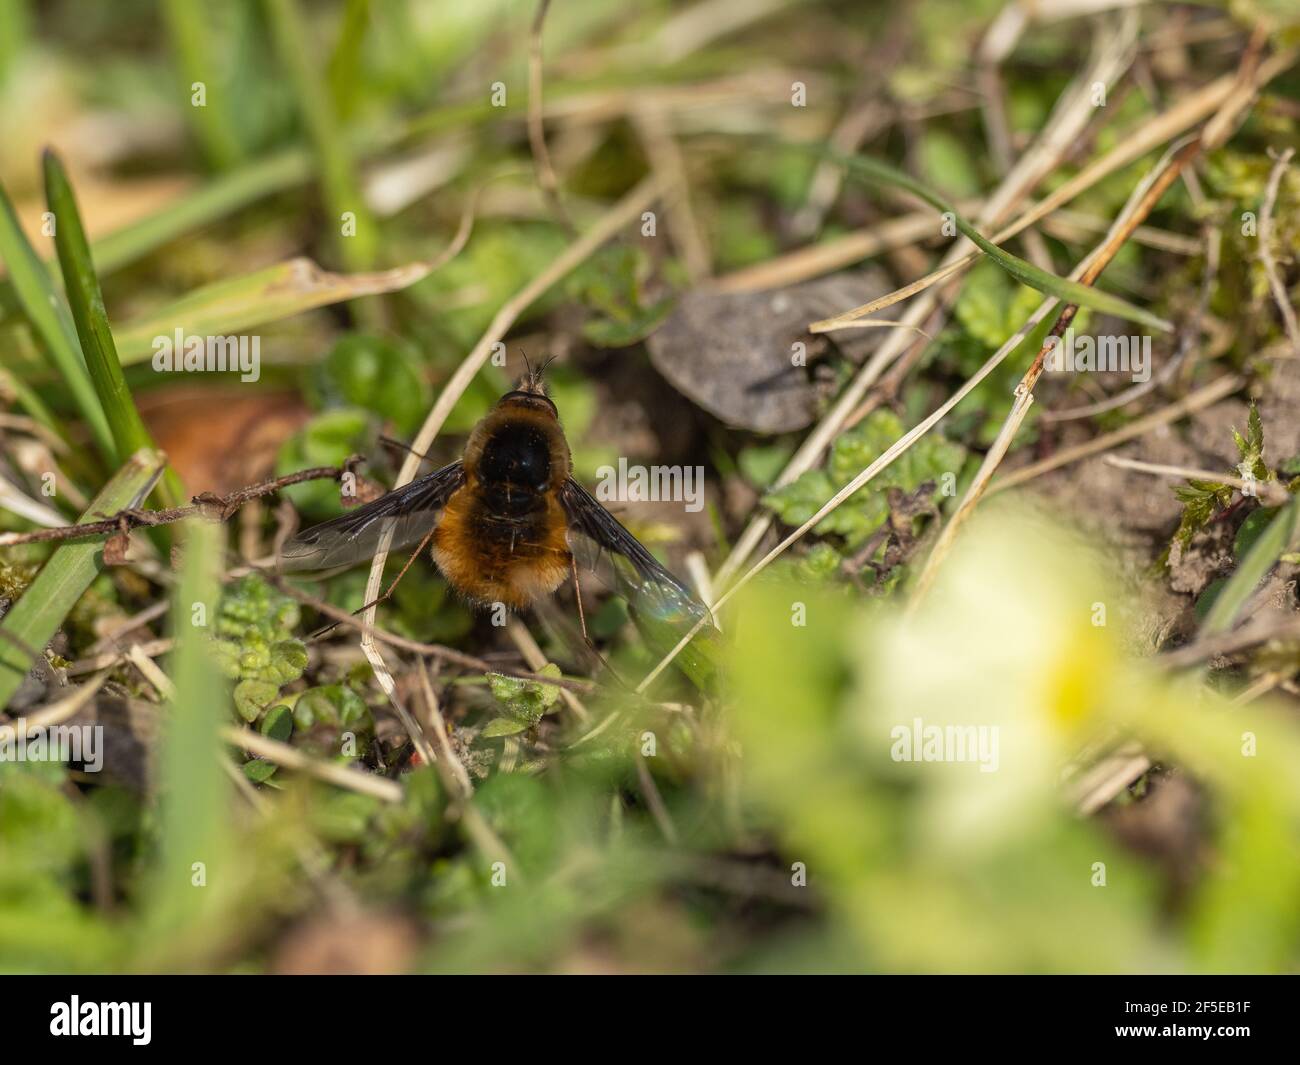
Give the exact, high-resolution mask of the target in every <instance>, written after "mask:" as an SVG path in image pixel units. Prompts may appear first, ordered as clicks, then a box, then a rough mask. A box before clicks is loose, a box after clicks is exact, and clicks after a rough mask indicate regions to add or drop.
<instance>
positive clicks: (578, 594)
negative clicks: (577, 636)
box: [569, 554, 631, 691]
mask: <svg viewBox="0 0 1300 1065" xmlns="http://www.w3.org/2000/svg"><path fill="white" fill-rule="evenodd" d="M569 571H570V572H571V573H572V574H573V598H574V600H575V601H576V602H577V604H578V627H579V628H580V629H581V630H582V640H583V642H584V643H585V644H586V645H587V650H589V651H590V652H591V653H592V654H593V655H595V656H596V658H597V660H598V661H599V662H600V664H601V665H602V666H604V667H605V669H606V670H608V672H609V675H610V676H611V677H613V678H614V680H616V681H617V682H618V683H619V684H620V685H621V686H622V687H624V688H628V690H629V691H631V688H629V687H628V685H627V683H626V682H625V681H624V680H623V678H622V677H620V676H619V675H618V670H616V669H615V668H614V667H613V666H611V665H610V664H609V660H608V659H606V658H605V656H604V655H603V654H601V653H600V651H599V649H597V647H596V645H595V643H594V642H592V639H591V636H590V635H589V634H588V632H587V614H586V611H584V610H583V608H582V582H581V581H580V580H579V579H578V560H577V558H576V557H575V556H574V555H572V554H570V555H569Z"/></svg>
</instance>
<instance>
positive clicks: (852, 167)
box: [795, 145, 1173, 333]
mask: <svg viewBox="0 0 1300 1065" xmlns="http://www.w3.org/2000/svg"><path fill="white" fill-rule="evenodd" d="M795 147H799V148H802V149H806V150H808V151H811V152H812V153H813V154H815V155H818V156H822V157H824V158H826V159H830V160H831V161H833V162H835V163H838V164H840V165H841V166H843V167H845V168H846V169H847V170H848V172H849V173H851V174H853V175H854V176H856V177H859V178H862V179H863V180H865V181H873V182H879V183H881V184H884V185H893V186H894V187H895V188H900V189H905V190H906V191H908V192H910V193H912V195H913V196H917V197H919V198H920V199H922V200H924V201H925V202H926V203H928V204H929V205H930V206H931V207H933V208H935V209H936V210H938V211H944V212H948V213H950V214H951V215H952V216H953V220H954V222H955V224H956V226H957V228H958V229H959V230H961V232H962V234H963V235H964V236H966V237H969V238H970V240H971V241H973V242H974V244H975V245H976V247H978V248H979V249H980V251H982V252H984V254H985V255H987V256H988V257H989V258H990V259H992V260H993V261H994V262H995V263H997V264H998V265H999V266H1000V267H1002V269H1004V270H1005V271H1006V272H1007V273H1009V274H1010V275H1011V276H1012V277H1014V278H1015V279H1016V280H1017V281H1020V282H1021V283H1023V284H1025V285H1028V286H1029V287H1030V288H1032V289H1037V290H1038V291H1039V292H1043V293H1046V294H1047V295H1049V296H1055V297H1056V298H1057V299H1059V300H1061V301H1063V302H1065V303H1077V304H1078V305H1079V306H1080V307H1090V308H1092V309H1093V310H1095V311H1101V312H1103V313H1105V314H1113V315H1114V316H1115V317H1116V318H1124V319H1126V320H1128V321H1131V322H1138V323H1139V324H1141V325H1145V326H1148V327H1149V328H1151V329H1156V330H1158V331H1160V332H1162V333H1167V332H1169V331H1170V330H1172V329H1173V324H1172V323H1171V322H1168V321H1166V320H1165V319H1163V318H1161V317H1159V316H1158V315H1154V314H1152V313H1151V312H1150V311H1145V310H1143V309H1142V308H1141V307H1136V306H1134V305H1133V304H1131V303H1129V302H1128V301H1127V300H1123V299H1120V298H1119V297H1118V296H1112V295H1111V294H1110V293H1108V292H1102V291H1101V290H1100V289H1097V288H1094V287H1093V286H1091V285H1082V284H1080V283H1079V282H1078V281H1070V280H1069V279H1067V278H1064V277H1057V276H1056V275H1055V274H1051V273H1048V272H1047V271H1046V270H1042V269H1040V268H1039V267H1037V266H1035V265H1034V264H1033V263H1030V262H1026V261H1025V260H1024V259H1021V258H1020V257H1019V256H1016V255H1012V254H1011V253H1010V252H1009V251H1006V250H1004V249H1003V248H999V247H998V246H997V245H996V244H994V243H992V242H991V241H990V240H989V239H988V238H987V237H985V236H984V234H982V233H981V232H980V231H979V230H978V229H976V228H975V227H974V226H973V225H971V224H970V222H968V221H967V220H966V219H965V218H963V217H962V216H961V214H960V213H959V212H958V211H957V209H956V208H955V207H953V206H952V204H950V203H948V201H947V200H945V199H944V198H943V197H942V196H940V195H939V194H938V193H936V192H933V191H931V190H930V189H928V188H926V187H925V186H924V185H922V184H921V183H920V182H919V181H916V180H915V179H913V178H912V177H910V176H908V175H907V174H905V173H903V172H902V171H901V170H896V169H894V168H893V167H892V166H889V165H888V164H887V163H882V162H880V161H878V160H876V159H868V158H865V157H863V156H845V155H840V154H839V153H837V152H832V151H830V150H829V149H825V148H822V147H820V146H817V145H796V146H795Z"/></svg>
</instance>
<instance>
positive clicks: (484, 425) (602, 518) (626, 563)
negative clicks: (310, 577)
mask: <svg viewBox="0 0 1300 1065" xmlns="http://www.w3.org/2000/svg"><path fill="white" fill-rule="evenodd" d="M544 369H545V366H544V365H543V367H542V368H541V370H538V371H537V372H533V371H532V370H531V368H530V369H529V371H528V373H527V374H526V375H525V376H524V378H523V379H522V380H521V381H520V382H519V385H518V387H516V388H515V389H514V390H513V391H511V392H507V393H506V394H505V395H504V396H502V397H501V399H500V400H498V401H497V403H496V406H494V407H493V408H492V410H491V411H490V412H488V414H487V415H486V416H485V417H484V418H483V419H482V421H480V422H479V423H478V424H477V425H476V426H475V427H474V429H473V431H472V432H471V433H470V436H469V440H468V442H467V443H466V445H465V451H464V454H463V455H462V456H461V458H460V459H459V460H458V461H456V462H452V463H449V464H448V465H446V466H444V467H442V469H440V470H437V471H435V472H433V473H430V474H428V475H426V476H424V477H421V478H419V479H418V480H415V481H412V482H411V483H410V484H408V485H406V486H405V487H403V488H398V489H395V490H394V491H391V492H389V493H387V494H386V495H384V496H381V497H380V498H379V499H377V500H375V501H374V502H372V503H369V504H367V505H366V506H363V507H360V508H358V509H357V510H355V511H352V512H351V513H349V514H345V515H343V516H342V517H339V518H335V519H333V520H332V521H327V522H324V523H322V524H320V525H316V526H313V527H312V528H310V529H307V530H306V531H304V532H302V533H299V534H298V535H297V536H295V537H294V538H293V539H291V540H289V541H288V542H287V543H286V544H285V545H284V548H283V550H282V552H281V568H283V569H287V570H301V569H314V570H319V569H330V568H333V567H336V566H344V565H351V564H352V563H355V562H359V561H361V560H362V559H365V558H370V557H372V556H373V555H374V554H375V552H376V551H377V549H378V545H379V542H380V539H381V537H382V535H383V534H384V532H385V531H386V530H387V529H389V528H391V529H392V531H393V538H392V542H391V546H392V547H401V546H404V545H407V544H410V543H414V542H415V541H417V540H418V541H419V547H417V548H416V550H415V553H414V554H413V555H412V556H411V561H414V559H415V558H416V557H418V556H419V555H420V553H421V552H422V551H423V550H424V548H425V545H426V544H428V543H429V542H430V541H432V555H433V560H434V562H435V563H436V564H437V566H438V569H439V570H441V571H442V574H443V576H444V577H445V578H446V579H447V582H448V583H449V584H450V585H451V586H452V587H453V588H454V589H455V590H456V591H457V592H459V593H460V594H461V595H463V596H464V597H465V598H466V599H468V600H469V601H470V602H471V603H473V604H475V605H476V606H479V607H486V606H492V605H495V604H497V603H501V604H504V605H505V606H507V607H509V608H511V609H513V610H522V609H524V608H526V607H528V606H530V605H532V604H533V603H534V602H536V601H537V600H538V599H540V598H542V597H544V596H548V595H550V594H552V593H553V592H554V591H555V590H556V589H557V588H559V587H560V585H561V584H563V583H564V581H565V580H566V579H567V578H569V577H572V578H573V581H574V586H575V587H574V590H575V596H576V598H577V601H578V618H579V622H580V624H581V627H582V634H583V638H584V639H585V640H586V641H587V643H588V645H590V644H591V641H590V638H589V637H588V636H587V625H586V618H585V616H584V614H583V610H582V597H581V587H580V585H579V583H578V564H579V559H580V558H581V559H582V561H583V564H584V565H586V566H590V567H592V568H596V567H598V566H599V565H600V564H601V562H602V561H603V562H605V563H607V565H606V566H604V567H603V569H604V571H605V572H606V573H608V574H611V575H612V577H613V581H614V584H615V586H616V589H617V590H618V592H619V593H620V594H622V595H623V596H624V597H625V598H626V599H627V601H628V604H629V606H630V607H631V611H632V616H633V619H634V620H635V621H637V623H638V627H639V628H640V629H641V631H642V632H643V633H644V634H645V635H646V636H647V637H648V638H649V640H650V642H651V643H652V645H654V646H655V647H656V649H660V650H663V651H667V650H669V649H670V648H671V647H672V646H673V645H674V644H675V643H676V642H677V640H678V639H679V638H680V637H681V636H683V635H685V633H686V632H688V631H690V630H691V629H692V628H693V627H694V626H696V625H697V624H698V623H699V622H700V621H701V619H709V620H710V621H711V619H710V618H709V612H708V610H707V609H706V608H705V607H704V606H703V605H702V604H701V603H700V602H698V601H697V600H696V599H695V598H694V597H693V596H692V595H691V593H690V592H689V591H688V590H687V588H686V586H685V585H683V584H682V582H681V581H679V580H678V579H677V578H676V577H674V576H673V575H672V574H671V573H669V572H668V571H667V570H666V569H664V567H663V566H661V565H660V564H659V563H658V562H657V561H655V559H654V556H653V555H651V554H650V552H649V551H647V550H646V548H645V546H644V545H643V544H641V542H640V541H639V540H637V539H636V537H634V536H633V535H632V534H631V533H630V532H628V531H627V529H625V528H624V527H623V525H622V524H621V523H620V522H619V521H618V519H617V518H615V517H614V515H612V514H611V513H610V512H609V511H608V510H606V509H605V508H604V507H603V506H601V504H600V503H599V502H598V501H597V500H596V499H595V497H593V496H592V495H591V493H590V492H588V491H587V490H586V489H585V488H583V487H582V485H581V484H579V483H578V482H577V481H575V480H574V479H573V476H572V471H573V462H572V459H571V457H570V454H569V445H568V442H567V441H566V440H565V437H564V431H563V429H562V428H561V427H560V418H559V411H558V410H557V409H556V406H555V404H554V403H553V402H552V401H551V398H550V397H549V396H548V395H547V394H546V390H545V389H544V387H543V385H542V379H541V378H542V373H541V371H542V370H544ZM411 561H408V562H407V564H406V567H403V569H402V573H405V572H406V568H407V567H409V566H410V564H411ZM402 573H399V574H398V578H397V579H398V580H400V579H401V576H402ZM396 583H397V581H394V582H393V585H390V587H389V589H388V592H386V593H385V595H384V598H387V596H388V595H389V594H391V593H392V590H393V586H395V585H396ZM367 605H370V604H367ZM715 636H716V630H715V629H714V628H713V626H712V625H711V624H706V625H703V626H701V628H700V630H699V634H698V635H697V636H696V637H695V638H694V640H693V641H692V645H691V647H688V649H687V651H686V652H684V653H683V656H682V665H683V668H685V669H686V670H687V672H688V673H690V674H691V675H692V676H697V672H696V670H695V669H692V668H691V665H692V661H693V660H696V659H699V657H700V656H699V653H698V650H699V649H703V650H707V646H706V645H707V642H708V641H709V640H711V639H712V638H713V637H715ZM696 645H700V648H699V649H697V647H696ZM692 652H695V653H692ZM696 664H697V665H699V666H700V669H701V670H705V669H707V671H708V673H709V674H712V665H711V663H707V662H704V663H700V662H696ZM697 679H698V677H697Z"/></svg>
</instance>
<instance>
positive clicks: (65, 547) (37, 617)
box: [0, 450, 165, 706]
mask: <svg viewBox="0 0 1300 1065" xmlns="http://www.w3.org/2000/svg"><path fill="white" fill-rule="evenodd" d="M164 462H165V460H164V458H163V456H162V455H161V454H160V453H159V452H157V451H151V450H150V451H139V452H137V453H136V454H134V455H132V456H131V458H130V459H129V460H128V461H127V463H126V465H124V466H123V467H122V468H121V469H120V470H118V472H117V473H116V474H115V475H114V476H113V478H112V479H111V480H110V481H109V482H108V484H106V485H105V486H104V488H103V490H102V491H101V492H100V493H99V495H97V496H96V497H95V498H94V500H93V501H92V502H91V504H90V506H89V507H87V508H86V512H85V513H84V514H82V516H81V519H80V521H79V522H78V524H85V523H86V522H88V521H102V520H103V518H104V516H105V515H107V514H116V513H117V512H118V511H120V510H124V509H126V508H127V507H135V506H139V505H140V504H141V503H142V502H144V499H145V497H146V496H147V495H148V494H149V492H150V490H151V489H152V488H153V486H154V484H155V483H156V482H157V480H158V477H159V475H160V474H161V472H162V469H163V465H164ZM103 550H104V544H103V538H102V537H98V538H96V539H93V540H85V541H67V542H65V543H63V544H61V545H60V546H59V547H58V548H57V549H56V550H55V552H54V554H52V555H51V556H50V559H49V561H48V562H46V563H45V565H44V566H43V567H42V569H41V571H40V573H38V574H37V575H36V578H35V579H34V580H33V581H32V583H31V584H30V585H28V586H27V590H26V591H25V592H24V593H23V595H22V598H21V599H19V600H18V602H17V603H15V604H14V606H13V608H12V609H11V610H10V611H9V612H8V613H7V614H6V615H5V616H4V619H3V621H0V706H4V705H5V704H6V703H8V701H9V699H10V698H11V697H12V696H13V693H14V692H15V691H17V690H18V685H19V684H21V683H22V681H23V678H24V677H25V676H26V675H27V673H28V671H29V670H30V669H31V667H32V663H31V659H30V654H31V653H36V652H40V651H41V650H42V649H44V647H45V645H46V644H47V643H49V642H50V639H51V638H52V637H53V636H54V634H55V632H57V631H58V628H59V626H60V625H61V624H62V623H63V619H64V618H66V617H67V616H68V611H69V610H71V609H72V607H73V604H74V603H76V601H77V600H78V599H79V598H81V593H82V592H84V591H85V590H86V589H87V588H88V587H90V582H91V581H93V580H94V579H95V575H96V574H97V573H99V572H100V570H101V569H102V568H103V563H102V556H103Z"/></svg>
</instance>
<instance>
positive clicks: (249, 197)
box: [94, 148, 311, 273]
mask: <svg viewBox="0 0 1300 1065" xmlns="http://www.w3.org/2000/svg"><path fill="white" fill-rule="evenodd" d="M310 176H311V154H310V153H309V152H307V151H306V150H305V149H303V148H290V149H287V150H286V151H283V152H278V153H277V154H275V155H272V156H268V157H267V158H266V159H261V160H258V161H256V162H248V163H245V164H243V165H241V166H240V167H238V168H237V169H235V170H232V171H230V172H229V173H226V174H222V175H221V176H220V177H215V178H213V179H212V180H210V181H208V182H206V183H205V184H203V185H200V186H199V187H198V188H196V189H194V190H193V191H192V192H188V193H186V194H185V195H184V196H182V197H180V198H179V199H178V200H176V201H175V202H174V203H171V204H168V205H167V206H166V207H164V208H162V210H160V211H156V212H155V213H153V214H151V215H149V216H148V217H147V218H142V219H140V220H139V221H138V222H132V223H131V224H130V225H129V226H123V227H122V228H121V229H117V230H114V231H113V232H112V233H109V234H107V235H106V236H104V237H102V238H100V239H99V240H97V241H95V246H94V255H95V264H96V265H97V266H98V267H99V269H100V271H102V272H103V273H111V272H112V271H114V270H118V269H120V268H121V267H123V266H129V265H130V264H131V263H133V262H135V261H136V260H138V259H140V258H142V257H143V256H145V255H148V254H149V253H150V252H152V251H155V250H156V249H158V248H160V247H162V246H163V245H164V244H166V243H167V242H168V241H171V240H175V239H176V238H177V237H180V236H184V235H185V234H186V233H189V232H191V231H192V230H195V229H199V228H200V227H202V226H206V225H210V224H211V223H213V222H215V221H218V220H219V219H222V218H225V217H226V216H227V215H229V214H233V213H234V212H235V211H238V210H240V209H242V208H244V207H247V206H248V205H249V204H252V203H256V202H257V201H258V200H261V199H264V198H265V197H267V196H273V195H274V194H276V193H277V192H284V191H285V190H286V189H291V188H293V187H294V186H296V185H301V184H302V183H303V182H304V181H306V180H307V179H308V178H309V177H310Z"/></svg>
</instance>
